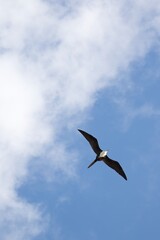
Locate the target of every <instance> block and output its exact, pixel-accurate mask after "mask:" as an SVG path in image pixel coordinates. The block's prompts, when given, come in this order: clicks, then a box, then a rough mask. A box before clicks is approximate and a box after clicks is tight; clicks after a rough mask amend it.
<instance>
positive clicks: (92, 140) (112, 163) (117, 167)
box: [78, 129, 127, 180]
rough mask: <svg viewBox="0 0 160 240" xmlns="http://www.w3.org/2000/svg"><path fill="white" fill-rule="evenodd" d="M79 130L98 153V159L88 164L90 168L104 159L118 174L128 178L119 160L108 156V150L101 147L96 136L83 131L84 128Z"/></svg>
mask: <svg viewBox="0 0 160 240" xmlns="http://www.w3.org/2000/svg"><path fill="white" fill-rule="evenodd" d="M78 131H79V132H80V133H81V134H82V135H83V136H84V137H85V138H86V139H87V141H88V142H89V144H90V145H91V147H92V149H93V151H94V152H95V153H96V155H97V156H96V159H95V160H94V161H93V162H91V164H90V165H89V166H88V168H90V167H91V166H92V165H93V164H94V163H96V162H97V161H103V162H104V163H105V164H107V165H108V166H109V167H110V168H112V169H114V170H115V171H116V172H117V173H118V174H120V175H121V176H122V177H123V178H124V179H125V180H127V176H126V174H125V173H124V171H123V169H122V167H121V165H120V164H119V163H118V162H117V161H115V160H112V159H111V158H109V157H108V156H107V153H108V151H103V150H102V149H101V148H100V147H99V144H98V141H97V139H96V138H95V137H93V136H92V135H90V134H89V133H87V132H85V131H83V130H80V129H78Z"/></svg>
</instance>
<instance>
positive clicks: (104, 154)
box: [99, 151, 108, 157]
mask: <svg viewBox="0 0 160 240" xmlns="http://www.w3.org/2000/svg"><path fill="white" fill-rule="evenodd" d="M107 153H108V151H102V152H101V153H100V154H99V157H105V156H106V155H107Z"/></svg>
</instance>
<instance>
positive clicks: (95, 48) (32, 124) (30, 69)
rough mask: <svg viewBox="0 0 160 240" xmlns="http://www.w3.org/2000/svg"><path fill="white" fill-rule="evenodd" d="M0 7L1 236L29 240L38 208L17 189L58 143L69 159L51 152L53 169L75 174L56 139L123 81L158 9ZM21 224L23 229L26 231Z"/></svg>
mask: <svg viewBox="0 0 160 240" xmlns="http://www.w3.org/2000/svg"><path fill="white" fill-rule="evenodd" d="M0 4H1V8H0V36H1V37H0V76H1V77H0V86H1V87H0V143H1V144H0V155H1V158H0V165H1V167H0V184H1V190H0V195H1V197H0V199H1V200H0V209H1V218H3V219H4V221H3V223H1V226H2V227H3V226H5V228H4V229H3V232H5V230H6V232H5V233H4V235H3V239H10V234H11V233H12V239H14V238H15V239H17V240H18V239H24V238H25V239H27V238H28V239H29V238H32V236H34V235H35V234H38V232H40V231H41V228H42V227H40V226H39V221H41V214H40V213H39V210H38V209H36V208H35V207H34V206H32V205H30V204H28V203H26V202H25V201H23V200H22V199H19V198H18V196H17V192H16V189H17V188H18V187H19V186H20V185H21V184H22V183H23V179H24V178H26V177H27V174H28V172H27V169H28V168H27V167H28V164H29V163H30V161H32V159H33V156H36V157H38V156H41V155H43V154H44V152H45V151H46V149H50V147H48V146H52V151H54V150H55V149H56V151H57V153H58V154H63V156H66V158H65V159H66V160H65V162H62V160H63V159H64V158H63V159H62V160H61V159H58V156H56V157H54V158H53V157H52V156H53V154H52V152H51V151H50V150H49V151H47V152H45V154H46V155H47V157H48V159H50V161H52V168H53V169H56V171H57V170H59V171H61V172H63V173H65V174H67V175H69V176H70V175H71V176H73V175H74V169H75V167H74V166H75V165H76V161H75V162H74V161H71V159H69V161H70V164H68V162H69V161H68V157H67V156H68V155H67V151H66V145H65V144H66V142H67V140H65V141H64V142H61V143H58V142H57V139H58V136H59V135H60V134H61V129H63V128H67V127H70V126H71V124H73V125H74V124H75V122H78V121H80V120H78V118H80V117H81V114H82V112H83V113H84V112H85V110H87V109H88V108H89V107H91V106H92V105H93V104H94V102H95V101H96V93H97V92H98V91H100V90H101V89H103V88H105V87H108V86H110V85H114V84H118V82H117V81H116V77H117V76H118V74H120V73H121V72H122V71H125V70H126V69H127V68H128V66H129V65H130V64H131V63H132V62H133V61H135V60H137V58H140V57H143V56H144V55H145V54H146V53H147V52H148V51H149V49H150V47H151V46H153V44H155V43H156V41H155V39H156V38H155V36H156V34H158V35H159V12H160V4H159V1H154V3H153V1H152V5H151V4H150V3H149V2H148V1H147V2H146V1H138V2H136V1H135V2H132V3H128V1H119V2H118V3H117V2H116V1H103V0H102V1H75V2H74V1H67V2H65V1H63V3H62V2H61V1H59V2H56V1H41V0H32V1H31V0H28V1H25V2H23V3H22V2H20V1H19V0H15V1H14V2H13V1H10V0H6V1H2V0H1V1H0ZM130 4H131V5H132V6H130ZM153 6H155V7H153ZM154 13H156V15H153V14H154ZM151 19H152V21H150V20H151ZM82 120H83V119H82ZM71 154H75V153H74V152H72V153H71ZM75 156H76V155H75ZM75 158H76V157H75ZM57 159H58V161H57ZM45 160H46V159H45ZM49 166H51V165H49ZM15 219H16V221H15ZM8 222H9V224H7V223H8ZM19 223H21V225H23V226H24V227H22V228H21V232H19V231H18V230H17V229H19ZM4 224H5V225H4ZM6 225H10V226H13V227H12V229H10V228H9V227H7V226H6ZM25 226H26V227H25ZM8 229H9V231H8ZM26 229H27V230H28V231H26ZM17 231H18V232H17ZM28 232H30V235H28Z"/></svg>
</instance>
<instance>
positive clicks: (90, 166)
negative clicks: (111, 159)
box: [88, 159, 97, 168]
mask: <svg viewBox="0 0 160 240" xmlns="http://www.w3.org/2000/svg"><path fill="white" fill-rule="evenodd" d="M96 162H97V159H95V160H94V161H93V162H91V164H89V166H88V168H90V167H91V166H92V165H93V164H95V163H96Z"/></svg>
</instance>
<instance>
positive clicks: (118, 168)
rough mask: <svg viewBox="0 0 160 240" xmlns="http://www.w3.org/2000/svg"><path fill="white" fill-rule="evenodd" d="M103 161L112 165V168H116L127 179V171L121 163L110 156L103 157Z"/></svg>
mask: <svg viewBox="0 0 160 240" xmlns="http://www.w3.org/2000/svg"><path fill="white" fill-rule="evenodd" d="M103 162H105V163H106V164H107V165H108V166H109V167H111V168H112V169H114V170H115V171H116V172H117V173H119V174H120V175H121V176H122V177H123V178H124V179H125V180H127V176H126V174H125V172H124V171H123V169H122V167H121V165H120V164H119V163H118V162H117V161H114V160H112V159H110V158H108V157H106V158H104V159H103Z"/></svg>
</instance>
